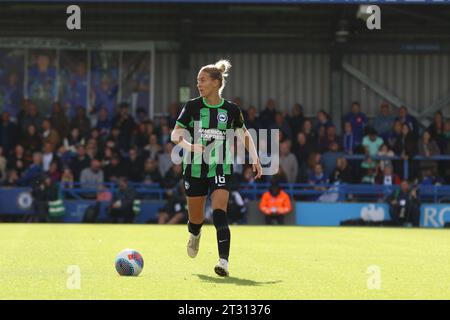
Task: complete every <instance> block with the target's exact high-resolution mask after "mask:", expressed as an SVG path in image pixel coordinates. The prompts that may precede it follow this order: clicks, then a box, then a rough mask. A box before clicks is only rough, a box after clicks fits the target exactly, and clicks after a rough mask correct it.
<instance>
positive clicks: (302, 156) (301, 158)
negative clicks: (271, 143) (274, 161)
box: [293, 132, 314, 168]
mask: <svg viewBox="0 0 450 320" xmlns="http://www.w3.org/2000/svg"><path fill="white" fill-rule="evenodd" d="M313 148H314V147H313V146H312V145H311V143H310V142H309V141H308V139H307V137H306V134H305V133H303V132H299V133H297V141H296V143H294V147H293V153H294V155H295V157H296V159H297V162H298V167H299V168H301V167H305V166H306V164H307V161H308V158H309V155H310V154H311V153H312V152H313Z"/></svg>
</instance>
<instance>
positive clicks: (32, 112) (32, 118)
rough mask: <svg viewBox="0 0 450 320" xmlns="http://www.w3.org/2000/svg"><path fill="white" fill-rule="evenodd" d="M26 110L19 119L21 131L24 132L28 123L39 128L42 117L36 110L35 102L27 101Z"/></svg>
mask: <svg viewBox="0 0 450 320" xmlns="http://www.w3.org/2000/svg"><path fill="white" fill-rule="evenodd" d="M27 110H28V112H27V113H26V114H25V115H24V117H23V119H21V131H22V132H26V130H27V128H28V127H29V126H30V125H34V127H35V128H40V127H41V125H42V117H41V115H40V113H39V111H38V108H37V106H36V104H35V103H34V102H32V101H30V102H29V103H28V106H27Z"/></svg>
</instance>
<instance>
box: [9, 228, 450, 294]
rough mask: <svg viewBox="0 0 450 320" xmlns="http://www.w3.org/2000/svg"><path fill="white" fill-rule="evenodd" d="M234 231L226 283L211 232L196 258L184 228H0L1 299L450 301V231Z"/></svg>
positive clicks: (211, 230)
mask: <svg viewBox="0 0 450 320" xmlns="http://www.w3.org/2000/svg"><path fill="white" fill-rule="evenodd" d="M231 228H232V244H231V257H230V277H229V278H219V277H218V276H216V275H215V273H214V271H213V268H214V265H215V263H216V262H217V246H216V238H215V229H214V227H213V226H211V225H205V226H204V229H203V235H202V240H201V245H200V252H199V255H198V256H197V258H196V259H191V258H189V257H188V256H187V254H186V247H185V246H186V242H187V236H188V234H187V228H186V227H185V226H157V225H68V224H52V225H50V224H46V225H44V224H1V225H0V247H1V253H0V288H2V290H1V293H0V298H1V299H431V298H436V299H450V233H449V230H442V229H441V230H429V229H428V230H425V229H394V228H356V227H354V228H352V227H350V228H344V227H340V228H318V227H317V228H313V227H310V228H304V227H288V226H286V227H265V226H232V227H231ZM125 248H133V249H136V250H138V251H139V252H141V254H142V255H143V257H144V269H143V272H142V273H141V275H140V276H139V277H120V276H119V275H118V274H117V273H116V270H115V268H114V259H115V256H116V254H117V253H118V252H120V251H121V250H122V249H125ZM73 265H75V266H78V267H79V270H80V278H79V279H80V282H79V283H80V287H79V289H76V288H72V289H70V288H71V287H73V283H76V282H73V281H74V280H73V279H75V278H73V277H74V274H73V273H70V272H71V269H69V266H73ZM370 266H377V267H378V268H379V270H380V273H379V277H378V278H373V277H374V274H373V273H371V271H370V268H369V267H370ZM72 270H73V269H72ZM368 270H369V272H368ZM68 271H69V273H68ZM370 279H372V280H373V279H379V280H380V282H379V284H380V287H379V289H376V288H375V289H369V288H368V282H369V284H370V283H374V282H373V281H372V282H371V280H370ZM68 284H69V287H68Z"/></svg>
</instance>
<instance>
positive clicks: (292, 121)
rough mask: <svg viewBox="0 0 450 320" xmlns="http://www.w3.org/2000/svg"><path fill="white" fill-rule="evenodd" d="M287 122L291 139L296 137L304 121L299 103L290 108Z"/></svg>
mask: <svg viewBox="0 0 450 320" xmlns="http://www.w3.org/2000/svg"><path fill="white" fill-rule="evenodd" d="M287 121H288V124H289V126H290V128H291V131H292V137H296V136H297V134H298V133H299V132H300V131H301V130H302V128H303V122H304V121H305V117H304V115H303V107H302V105H301V104H300V103H295V104H294V105H293V106H292V109H291V114H290V116H289V117H288V118H287ZM246 124H247V123H246Z"/></svg>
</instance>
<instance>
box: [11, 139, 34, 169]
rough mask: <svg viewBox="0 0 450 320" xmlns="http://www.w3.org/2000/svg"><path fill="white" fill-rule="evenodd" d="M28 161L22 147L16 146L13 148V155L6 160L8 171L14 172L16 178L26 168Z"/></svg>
mask: <svg viewBox="0 0 450 320" xmlns="http://www.w3.org/2000/svg"><path fill="white" fill-rule="evenodd" d="M30 160H31V159H30ZM28 165H29V160H28V159H27V158H26V156H25V150H24V148H23V147H22V145H20V144H18V145H16V147H15V148H14V153H13V154H12V155H11V157H9V159H8V160H7V168H8V170H15V171H16V173H17V175H18V176H21V175H22V173H23V172H24V171H25V170H26V169H27V168H28Z"/></svg>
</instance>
